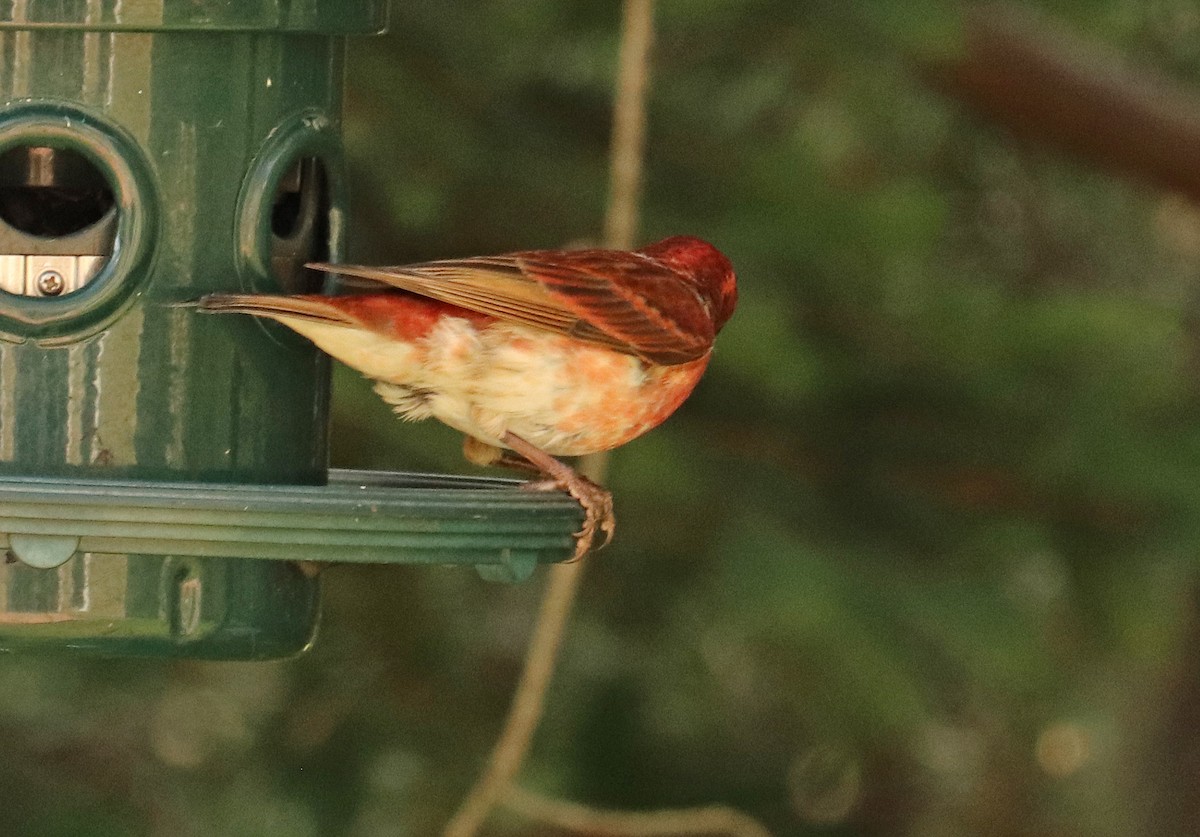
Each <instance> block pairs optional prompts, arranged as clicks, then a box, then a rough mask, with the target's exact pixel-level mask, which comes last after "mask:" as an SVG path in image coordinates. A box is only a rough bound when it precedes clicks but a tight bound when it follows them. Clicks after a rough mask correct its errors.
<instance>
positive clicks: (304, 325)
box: [200, 236, 737, 557]
mask: <svg viewBox="0 0 1200 837" xmlns="http://www.w3.org/2000/svg"><path fill="white" fill-rule="evenodd" d="M309 267H311V268H314V269H316V270H322V271H327V272H330V273H339V274H342V275H344V276H350V277H355V279H356V280H357V281H356V282H355V284H365V285H366V286H367V289H366V292H363V293H354V294H350V295H346V296H336V297H331V296H320V295H303V296H262V295H254V294H215V295H211V296H207V297H205V298H204V299H203V300H201V302H200V308H201V309H202V310H205V311H215V312H235V313H244V314H253V315H255V316H259V317H269V318H271V319H273V320H277V321H278V322H280V323H283V324H284V325H286V326H287V327H288V328H291V329H292V330H294V331H296V332H298V333H300V334H302V335H303V336H305V337H307V338H308V339H310V340H312V341H313V342H314V343H315V344H316V345H317V346H318V347H320V348H321V349H323V350H324V351H326V352H328V353H329V354H330V355H332V356H333V357H335V358H337V359H338V360H340V361H341V362H342V363H345V364H346V365H347V366H350V367H353V368H354V369H357V370H358V371H359V372H361V373H363V374H364V375H366V376H367V377H368V378H371V379H373V380H374V381H375V391H376V392H378V393H379V395H380V396H381V397H382V398H383V400H384V401H386V402H388V403H389V404H390V405H392V407H393V409H394V410H395V411H396V412H397V413H398V414H399V415H400V416H401V417H402V418H405V419H412V420H416V419H424V418H428V417H430V416H433V417H434V418H437V419H440V420H441V421H442V422H444V423H446V424H448V425H450V426H451V427H453V428H455V429H456V430H459V431H461V432H463V433H465V434H466V439H465V440H464V443H463V453H464V455H465V456H466V458H467V459H469V460H470V461H472V462H474V463H477V464H480V465H491V464H505V465H510V466H515V467H521V468H524V469H526V470H530V471H534V472H537V473H539V474H541V475H543V477H544V479H542V480H540V481H538V482H536V483H531V484H530V485H531V487H535V488H538V489H551V488H553V489H563V490H566V491H567V492H569V493H570V494H571V496H572V497H574V498H576V499H577V500H578V501H579V503H580V505H581V506H582V507H583V509H584V512H585V520H584V525H583V529H582V530H581V531H580V532H579V533H578V535H577V545H576V552H575V555H576V557H579V556H582V555H583V554H584V553H585V552H587V551H588V549H589V548H590V547H591V544H592V540H593V539H594V537H595V534H596V531H597V530H600V531H601V532H603V533H604V543H608V541H609V540H610V539H611V538H612V533H613V529H614V525H615V521H614V517H613V512H612V496H611V495H610V494H609V492H608V491H606V490H605V489H603V488H601V487H600V486H598V485H596V484H595V483H593V482H591V481H590V480H588V479H587V478H585V477H584V476H582V475H581V474H579V473H578V472H576V471H575V470H574V469H572V468H571V467H569V466H568V465H566V464H565V463H563V462H560V461H558V460H557V459H555V458H554V457H555V456H580V455H582V454H588V453H595V452H597V451H603V450H610V449H612V448H615V447H618V446H619V445H623V444H625V443H626V442H628V441H630V440H631V439H635V438H637V437H638V436H640V435H642V434H643V433H645V432H646V431H647V430H649V429H650V428H652V427H655V426H656V425H658V424H659V423H661V422H662V421H663V420H664V419H666V417H667V416H669V415H671V413H673V412H674V411H675V409H676V408H677V407H679V405H680V404H682V403H683V401H684V399H686V398H687V397H688V395H689V394H690V393H691V391H692V389H693V388H694V387H695V386H696V382H697V381H699V380H700V376H701V374H702V373H703V372H704V368H705V367H706V366H707V365H708V360H709V357H710V355H711V353H712V347H713V339H714V338H715V337H716V335H717V332H718V331H720V330H721V327H722V326H723V325H725V322H726V320H728V319H729V317H730V315H731V314H732V313H733V309H734V306H735V304H736V302H737V279H736V277H735V276H734V272H733V266H732V265H731V264H730V263H729V259H727V258H726V257H725V256H724V255H723V254H722V253H721V252H720V251H719V250H717V248H715V247H713V246H712V245H711V244H709V243H707V242H705V241H702V240H700V239H698V238H692V237H690V236H675V237H672V238H667V239H664V240H663V241H659V242H657V243H655V244H649V245H647V246H645V247H642V248H641V249H639V250H633V251H626V250H597V249H593V250H527V251H523V252H517V253H508V254H506V255H501V256H483V257H477V258H468V259H451V260H446V261H435V262H425V263H423V264H414V265H407V266H402V267H361V266H353V265H332V264H312V265H309Z"/></svg>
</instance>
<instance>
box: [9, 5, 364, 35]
mask: <svg viewBox="0 0 1200 837" xmlns="http://www.w3.org/2000/svg"><path fill="white" fill-rule="evenodd" d="M387 8H388V5H387V0H303V2H300V0H136V2H131V0H88V2H86V3H85V2H78V1H77V2H50V1H49V0H32V1H31V2H25V3H5V4H3V7H2V8H0V29H35V28H61V29H74V30H81V29H82V30H88V31H113V30H115V31H146V32H162V31H182V30H200V31H206V32H213V31H258V32H311V33H319V34H325V35H349V34H369V33H377V32H381V31H382V30H383V29H384V27H385V26H386V25H387Z"/></svg>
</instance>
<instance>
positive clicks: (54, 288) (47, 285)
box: [34, 270, 67, 296]
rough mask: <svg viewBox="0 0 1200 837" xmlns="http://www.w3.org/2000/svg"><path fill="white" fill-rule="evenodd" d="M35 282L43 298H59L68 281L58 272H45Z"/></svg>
mask: <svg viewBox="0 0 1200 837" xmlns="http://www.w3.org/2000/svg"><path fill="white" fill-rule="evenodd" d="M34 282H35V284H36V285H37V289H38V293H40V294H41V295H42V296H58V295H59V294H61V293H62V292H63V289H64V288H65V287H66V286H67V282H66V280H65V279H63V276H62V274H61V273H59V272H58V271H57V270H43V271H42V272H41V273H39V274H38V277H37V279H35V280H34Z"/></svg>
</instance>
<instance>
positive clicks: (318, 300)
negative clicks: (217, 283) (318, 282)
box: [197, 294, 358, 326]
mask: <svg viewBox="0 0 1200 837" xmlns="http://www.w3.org/2000/svg"><path fill="white" fill-rule="evenodd" d="M197 307H198V308H199V309H200V310H201V311H204V312H207V313H210V314H252V315H254V316H256V317H274V318H277V317H298V318H300V319H303V320H312V321H315V322H322V323H329V324H331V325H347V326H353V325H358V321H357V320H355V319H354V318H353V317H351V316H350V315H349V314H347V313H346V312H345V311H342V310H341V309H339V308H337V307H335V306H333V305H330V304H329V297H322V296H269V295H260V294H209V295H208V296H205V297H202V298H201V299H200V301H199V303H198V304H197Z"/></svg>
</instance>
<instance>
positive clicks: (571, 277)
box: [310, 250, 714, 365]
mask: <svg viewBox="0 0 1200 837" xmlns="http://www.w3.org/2000/svg"><path fill="white" fill-rule="evenodd" d="M310 267H313V268H315V269H317V270H324V271H329V272H334V273H340V274H344V275H346V276H353V277H357V278H359V279H366V280H370V281H374V282H379V283H381V284H384V285H388V286H390V287H394V288H400V289H402V290H405V291H410V292H412V293H416V294H421V295H422V296H428V297H431V298H433V299H438V300H441V301H442V302H448V303H450V304H452V305H458V306H460V307H462V308H466V309H469V310H472V311H478V312H480V313H483V314H487V315H489V316H492V317H496V318H497V319H500V320H507V321H510V322H515V323H520V324H522V325H526V326H530V327H532V328H538V329H542V330H545V331H552V332H556V333H560V334H566V335H570V336H571V337H574V338H576V339H579V340H583V341H585V342H588V343H594V344H596V345H600V346H605V347H607V348H610V349H614V350H616V351H619V352H624V353H626V354H631V355H635V356H637V357H641V358H644V359H645V360H648V361H651V362H653V363H659V364H663V365H673V364H679V363H686V362H688V361H691V360H695V359H697V358H699V357H703V356H704V355H705V354H707V353H708V351H709V349H711V347H712V341H713V336H714V335H713V325H712V318H711V316H710V314H709V313H708V310H707V308H706V307H705V305H704V303H703V301H702V300H701V297H700V295H699V293H697V291H696V289H695V288H694V287H693V286H692V285H691V284H690V283H689V282H687V281H686V280H685V279H684V278H683V277H681V276H680V275H679V274H677V273H676V272H674V271H673V270H671V269H669V268H667V267H665V266H663V265H662V264H661V263H660V262H658V261H656V260H654V259H651V258H648V257H646V256H643V255H641V254H638V253H627V252H622V251H613V250H572V251H557V250H555V251H545V250H531V251H527V252H522V253H511V254H509V255H505V256H484V257H478V258H470V259H455V260H448V261H437V262H426V263H424V264H416V265H408V266H403V267H362V266H359V265H330V264H313V265H310Z"/></svg>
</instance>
